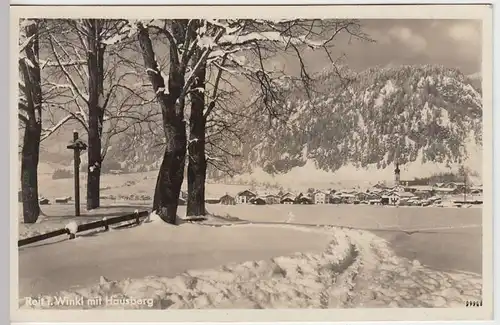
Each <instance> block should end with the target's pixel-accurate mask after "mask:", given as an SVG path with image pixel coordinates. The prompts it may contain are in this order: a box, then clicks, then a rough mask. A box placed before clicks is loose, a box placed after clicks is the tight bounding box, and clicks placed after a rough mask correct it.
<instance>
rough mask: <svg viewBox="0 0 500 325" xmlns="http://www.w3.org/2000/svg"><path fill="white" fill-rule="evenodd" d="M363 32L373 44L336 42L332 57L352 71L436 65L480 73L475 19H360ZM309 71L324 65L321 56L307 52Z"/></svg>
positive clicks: (478, 29) (478, 31) (478, 27)
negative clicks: (343, 61)
mask: <svg viewBox="0 0 500 325" xmlns="http://www.w3.org/2000/svg"><path fill="white" fill-rule="evenodd" d="M361 23H362V26H363V30H364V31H365V32H366V33H367V34H368V35H369V36H370V37H371V38H372V39H374V40H376V42H374V43H370V42H361V41H353V40H351V42H349V41H348V40H347V38H345V37H343V38H342V39H339V40H338V41H337V42H336V53H335V54H336V55H337V56H339V55H340V54H342V53H344V54H345V60H346V61H345V63H347V64H348V65H349V67H350V68H352V69H354V70H358V71H359V70H363V69H366V68H368V67H371V66H388V65H401V64H415V65H419V64H440V65H444V66H446V67H450V68H459V69H460V70H461V71H462V72H463V73H465V74H472V73H476V72H480V71H481V47H482V35H481V21H479V20H429V19H425V20H424V19H419V20H408V19H405V20H398V19H378V20H362V21H361ZM308 63H309V64H311V68H312V69H313V70H318V69H320V68H321V66H325V65H326V64H328V62H327V60H326V57H325V55H324V54H322V53H318V52H316V53H309V54H308Z"/></svg>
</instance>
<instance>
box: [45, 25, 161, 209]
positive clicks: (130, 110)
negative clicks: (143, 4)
mask: <svg viewBox="0 0 500 325" xmlns="http://www.w3.org/2000/svg"><path fill="white" fill-rule="evenodd" d="M57 22H59V23H61V24H64V26H65V30H66V32H67V34H66V35H63V33H58V34H56V33H52V34H51V35H50V37H49V43H50V46H51V50H52V55H53V57H54V60H55V61H56V63H57V64H58V66H59V68H60V70H61V72H62V74H63V76H64V79H66V81H67V82H68V83H67V84H64V85H62V84H60V83H57V82H55V83H54V86H56V87H62V88H66V89H67V90H68V91H69V92H70V93H71V94H72V95H73V96H74V98H76V99H77V100H76V101H75V105H73V108H72V109H70V112H69V113H71V114H74V115H75V116H76V115H78V116H76V119H77V121H78V122H80V124H81V126H82V127H83V128H84V130H85V131H86V133H87V135H88V150H87V158H88V162H87V164H88V172H87V196H86V197H87V199H86V201H87V202H86V203H87V204H86V205H87V209H88V210H90V209H95V208H97V207H99V206H100V198H99V197H100V178H101V167H102V164H103V160H104V158H105V155H106V152H107V149H108V144H109V140H110V138H111V137H113V136H115V135H117V134H120V133H123V132H125V131H126V130H128V128H129V127H130V125H131V124H134V123H140V122H143V121H147V120H148V119H149V118H150V117H152V115H154V114H150V113H151V112H147V113H144V112H141V111H140V110H138V109H137V107H142V106H144V105H146V104H148V103H149V102H150V100H149V99H147V94H145V92H144V91H143V90H141V89H140V88H141V87H142V86H143V83H142V82H141V77H140V76H139V75H138V73H137V72H136V71H135V70H133V69H132V70H131V71H126V70H125V68H129V67H131V68H134V66H135V62H134V58H133V53H134V46H133V45H131V46H129V45H130V44H129V43H127V42H118V38H117V37H118V36H119V35H121V34H120V32H121V31H122V28H123V27H124V26H125V25H126V23H125V21H123V20H108V19H81V20H64V21H57ZM121 40H122V39H120V41H121ZM115 43H118V44H116V45H115ZM121 52H126V53H128V58H124V57H122V56H121V54H122V53H121ZM64 59H73V60H80V61H82V60H83V61H84V62H85V64H84V65H75V66H73V67H71V69H70V68H67V67H65V66H64V64H63V61H64ZM130 83H132V84H133V86H130ZM143 113H144V114H143ZM124 121H125V122H124ZM106 128H107V130H105V129H106Z"/></svg>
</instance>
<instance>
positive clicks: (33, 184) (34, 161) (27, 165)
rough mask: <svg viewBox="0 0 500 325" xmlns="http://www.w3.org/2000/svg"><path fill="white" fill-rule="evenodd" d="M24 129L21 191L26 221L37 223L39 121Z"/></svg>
mask: <svg viewBox="0 0 500 325" xmlns="http://www.w3.org/2000/svg"><path fill="white" fill-rule="evenodd" d="M29 124H31V125H29V126H28V125H27V126H26V128H25V130H24V139H23V149H22V161H21V192H22V199H23V218H24V223H35V222H36V221H37V219H38V216H39V214H40V206H39V203H38V158H39V152H40V133H41V125H40V124H39V123H29Z"/></svg>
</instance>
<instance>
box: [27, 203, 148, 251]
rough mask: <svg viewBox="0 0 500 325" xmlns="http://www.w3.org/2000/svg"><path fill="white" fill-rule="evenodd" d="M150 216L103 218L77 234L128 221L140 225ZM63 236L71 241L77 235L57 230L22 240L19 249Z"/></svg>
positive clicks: (137, 213)
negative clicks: (143, 219)
mask: <svg viewBox="0 0 500 325" xmlns="http://www.w3.org/2000/svg"><path fill="white" fill-rule="evenodd" d="M148 215H149V211H140V212H134V213H131V214H127V215H123V216H119V217H112V218H109V219H108V218H103V219H102V220H97V221H93V222H89V223H86V224H82V225H78V228H77V231H76V233H79V232H82V231H88V230H92V229H98V228H104V231H107V230H109V226H110V225H113V224H117V223H121V222H126V221H131V220H135V223H137V224H139V223H140V221H141V218H145V217H147V216H148ZM62 235H69V239H73V238H75V234H74V233H72V232H71V231H70V230H69V229H67V228H62V229H57V230H54V231H51V232H48V233H45V234H41V235H37V236H33V237H28V238H24V239H20V240H18V241H17V247H22V246H26V245H29V244H33V243H36V242H39V241H42V240H46V239H49V238H53V237H57V236H62Z"/></svg>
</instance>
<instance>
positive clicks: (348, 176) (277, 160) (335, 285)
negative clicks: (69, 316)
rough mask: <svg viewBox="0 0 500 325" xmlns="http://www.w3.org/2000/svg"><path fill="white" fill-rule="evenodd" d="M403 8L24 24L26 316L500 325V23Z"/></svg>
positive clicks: (162, 11) (20, 145)
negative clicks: (206, 313) (498, 265)
mask: <svg viewBox="0 0 500 325" xmlns="http://www.w3.org/2000/svg"><path fill="white" fill-rule="evenodd" d="M399 7H400V8H394V6H392V7H391V6H387V8H384V7H383V6H380V8H378V9H377V10H376V11H374V10H375V9H373V8H372V9H370V8H369V7H367V6H365V7H364V6H356V7H355V6H352V7H350V8H347V7H346V6H344V7H342V8H339V9H336V8H335V6H326V7H324V8H323V9H322V8H321V7H319V8H315V7H314V6H303V7H300V6H298V7H294V8H291V7H287V6H281V7H272V6H270V7H266V6H262V7H244V6H242V7H237V6H235V7H234V8H231V7H220V8H218V9H217V8H212V7H195V6H193V7H187V8H184V10H181V9H182V8H180V7H176V8H169V7H136V8H134V7H129V8H128V10H123V11H124V14H123V15H121V14H120V12H121V11H120V10H122V9H123V8H121V7H91V6H90V7H66V8H63V9H61V8H59V7H47V8H43V10H39V9H40V8H41V7H38V9H36V7H29V6H28V7H18V8H17V9H16V8H12V7H11V25H13V26H15V27H16V29H13V31H12V32H11V33H12V37H13V38H14V41H12V42H11V43H13V42H15V44H14V45H15V46H17V48H16V49H15V50H12V51H11V52H12V53H14V52H15V53H14V54H13V55H15V56H16V55H17V57H13V58H12V59H11V60H12V61H11V66H12V68H11V71H14V72H15V75H13V76H11V78H12V80H14V81H13V86H12V87H13V89H14V90H13V91H15V93H16V94H17V96H16V98H15V101H16V103H17V111H14V110H13V111H14V113H13V114H14V115H15V117H13V118H12V119H11V120H13V121H15V122H12V123H15V124H14V125H13V126H12V128H11V138H12V139H11V141H12V142H13V143H14V144H13V145H11V148H12V150H17V156H16V155H15V153H14V152H11V156H13V157H15V158H13V159H12V160H13V161H15V162H14V164H13V165H12V167H11V170H10V173H11V179H14V180H13V182H11V191H12V193H14V194H12V195H11V198H12V200H15V197H16V196H15V195H17V204H16V202H15V201H13V202H12V205H13V206H14V207H13V209H14V210H12V211H15V212H13V214H12V221H11V222H12V223H14V225H13V226H12V228H11V229H13V230H12V231H15V233H13V234H12V237H13V240H12V243H13V244H12V245H13V246H14V247H13V248H12V249H13V251H14V253H12V254H15V260H16V262H15V264H16V266H15V274H14V275H13V276H15V277H14V278H12V283H13V285H14V286H16V288H15V290H14V292H15V294H16V295H15V296H13V298H12V299H13V301H12V304H13V305H15V308H16V309H18V312H19V313H21V312H27V313H29V312H31V311H35V312H37V313H39V315H41V314H40V313H45V314H47V315H52V316H54V317H56V315H57V313H58V312H59V311H61V310H64V311H65V312H68V311H74V312H78V311H82V310H85V312H89V313H90V312H92V311H97V310H113V311H120V310H127V311H129V310H136V311H141V312H144V311H157V310H166V309H168V310H227V311H228V313H229V312H230V311H231V310H233V311H234V310H283V312H282V313H283V314H282V316H283V317H282V318H284V319H286V313H287V311H286V310H290V311H292V310H303V311H304V312H305V311H308V312H309V313H313V312H314V313H315V312H316V311H318V313H321V312H325V310H332V311H330V314H329V315H330V316H329V317H335V314H336V313H337V312H341V311H342V310H346V309H347V310H352V311H358V313H361V312H362V313H365V312H366V313H368V314H369V312H368V311H363V310H364V309H369V310H370V311H374V312H378V314H377V315H378V316H376V317H379V318H380V319H385V318H386V317H388V318H387V319H394V320H406V319H408V317H410V316H408V315H409V314H408V313H413V315H414V316H412V317H414V318H415V320H420V319H419V317H426V316H425V315H424V314H427V313H432V311H433V310H436V311H439V312H441V313H442V314H440V315H448V316H446V317H448V319H454V318H453V317H457V318H460V319H467V318H470V319H471V320H479V319H490V318H491V317H492V287H491V283H492V280H491V277H492V269H491V268H492V261H491V259H492V256H491V251H492V249H493V247H492V242H491V232H492V230H491V229H492V202H493V201H492V197H493V196H492V180H491V177H492V176H491V175H492V161H491V159H492V158H491V150H492V149H491V143H492V138H491V128H492V126H491V122H490V119H491V115H492V106H491V91H492V90H491V78H492V77H491V70H487V69H488V68H487V67H489V66H490V65H491V64H492V63H491V53H490V52H491V44H489V43H490V42H491V40H490V39H489V38H488V37H490V36H491V33H492V30H491V17H490V16H491V12H490V10H489V7H488V6H480V5H477V6H461V7H460V6H452V5H449V6H448V8H446V6H444V8H443V7H440V8H436V9H432V8H425V7H426V6H424V5H421V6H412V7H411V8H401V7H404V6H399ZM429 7H432V6H429ZM454 7H458V8H454ZM419 8H421V13H420V15H419V14H418V13H419ZM14 9H16V10H14ZM35 9H36V10H35ZM59 9H61V10H59ZM233 9H234V11H233ZM346 9H349V10H350V11H346ZM459 9H460V10H459ZM58 10H59V11H58ZM391 10H392V11H391ZM395 10H399V12H401V13H402V14H401V15H391V12H396V11H395ZM454 10H456V11H454ZM347 12H348V13H349V14H344V13H347ZM454 12H456V14H452V13H454ZM182 13H183V14H182ZM314 13H316V14H317V15H316V16H314ZM321 13H322V14H321ZM328 13H330V15H329V16H328ZM375 13H378V16H377V14H375ZM430 13H434V14H430ZM389 15H391V16H389ZM330 16H331V18H330ZM441 16H442V17H443V18H441ZM232 17H234V18H232ZM239 17H243V18H239ZM316 17H319V18H316ZM485 35H487V36H485ZM486 43H488V44H486ZM485 51H486V52H485ZM485 60H486V61H485ZM485 69H486V70H485ZM16 103H13V104H12V105H16ZM11 109H12V107H11ZM483 121H484V122H483ZM16 132H17V135H16ZM16 192H17V193H16ZM14 213H15V214H14ZM16 245H17V246H16ZM398 309H400V313H399V314H392V313H396V312H397V310H398ZM409 309H411V310H410V311H408V312H406V311H407V310H409ZM402 310H405V312H402ZM169 312H170V311H169ZM368 314H367V315H368ZM405 314H406V316H405ZM19 315H20V314H19ZM75 315H79V314H75ZM82 315H83V314H82ZM96 315H99V314H96ZM123 315H127V314H122V318H123V317H125V319H126V318H127V317H128V316H123ZM168 315H169V314H168V313H167V314H165V313H164V314H163V317H164V319H165V320H168V319H169V316H168ZM318 315H319V314H318ZM325 315H326V314H325ZM390 315H393V316H390ZM396 315H399V316H396ZM428 315H432V314H428ZM464 315H465V316H464ZM467 315H469V316H467ZM75 317H77V318H78V317H80V316H75ZM82 317H84V316H82ZM99 317H100V316H99ZM99 317H98V316H96V318H97V319H98V318H99ZM359 317H361V316H359ZM365 317H368V316H366V315H365ZM374 317H375V316H374ZM429 317H430V316H429ZM443 317H444V316H443ZM354 318H356V317H354ZM354 318H345V319H344V320H352V319H354ZM275 319H281V318H280V317H279V316H276V317H275ZM82 320H83V318H82ZM248 320H252V319H251V318H250V319H248ZM370 320H376V319H370ZM421 320H424V318H421ZM443 320H445V319H443Z"/></svg>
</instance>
